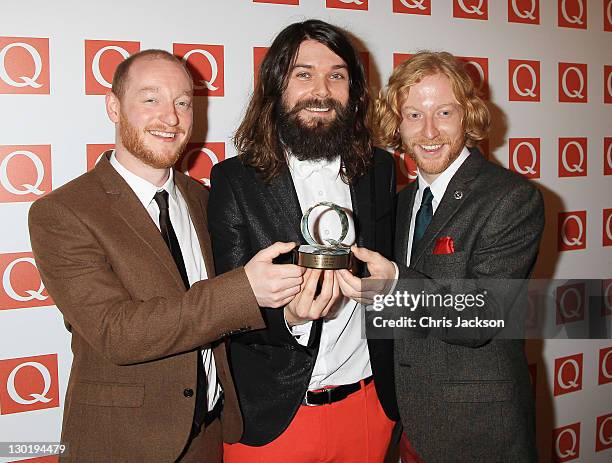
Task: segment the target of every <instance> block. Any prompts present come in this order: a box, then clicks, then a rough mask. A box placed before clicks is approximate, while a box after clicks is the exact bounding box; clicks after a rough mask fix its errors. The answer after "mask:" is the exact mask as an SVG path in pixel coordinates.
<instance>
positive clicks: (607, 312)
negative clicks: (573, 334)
mask: <svg viewBox="0 0 612 463" xmlns="http://www.w3.org/2000/svg"><path fill="white" fill-rule="evenodd" d="M601 316H602V317H609V316H612V279H611V280H601ZM609 371H612V369H610V370H609Z"/></svg>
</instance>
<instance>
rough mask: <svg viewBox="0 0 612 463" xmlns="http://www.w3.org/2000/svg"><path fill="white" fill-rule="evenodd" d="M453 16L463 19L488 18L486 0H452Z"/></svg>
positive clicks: (487, 3) (487, 2)
mask: <svg viewBox="0 0 612 463" xmlns="http://www.w3.org/2000/svg"><path fill="white" fill-rule="evenodd" d="M453 17H455V18H463V19H482V20H487V19H489V1H488V0H453Z"/></svg>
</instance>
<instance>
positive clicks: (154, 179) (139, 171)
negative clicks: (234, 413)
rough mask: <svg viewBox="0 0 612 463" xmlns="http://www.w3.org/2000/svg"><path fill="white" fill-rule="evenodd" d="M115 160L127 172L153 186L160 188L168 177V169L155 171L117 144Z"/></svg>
mask: <svg viewBox="0 0 612 463" xmlns="http://www.w3.org/2000/svg"><path fill="white" fill-rule="evenodd" d="M115 158H117V161H119V163H120V164H121V165H122V166H123V167H125V168H126V169H127V170H129V171H130V172H132V173H133V174H135V175H138V176H139V177H140V178H143V179H145V180H146V181H147V182H149V183H152V184H153V185H155V186H162V185H163V184H164V183H166V180H168V176H169V175H170V169H169V168H164V169H156V168H155V167H151V166H149V165H147V164H145V163H144V162H142V161H141V160H140V159H138V158H137V157H136V156H134V155H133V154H132V153H130V152H129V151H128V150H126V149H125V147H123V146H120V144H119V143H117V144H116V148H115Z"/></svg>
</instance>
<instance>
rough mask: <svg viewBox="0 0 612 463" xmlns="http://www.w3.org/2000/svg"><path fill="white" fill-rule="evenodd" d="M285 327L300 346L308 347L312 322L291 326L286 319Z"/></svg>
mask: <svg viewBox="0 0 612 463" xmlns="http://www.w3.org/2000/svg"><path fill="white" fill-rule="evenodd" d="M285 326H286V327H287V330H288V331H289V332H290V333H291V335H292V336H293V337H294V338H295V340H296V341H297V342H298V344H300V345H302V346H307V345H308V341H309V340H310V330H311V329H312V321H309V322H307V323H304V324H303V325H294V326H289V323H287V319H285Z"/></svg>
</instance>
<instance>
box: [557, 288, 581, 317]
mask: <svg viewBox="0 0 612 463" xmlns="http://www.w3.org/2000/svg"><path fill="white" fill-rule="evenodd" d="M556 296H557V297H556V306H557V325H564V324H566V323H572V322H577V321H581V320H584V312H585V308H586V287H585V284H584V283H575V284H570V285H563V286H559V287H558V288H557V291H556Z"/></svg>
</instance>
